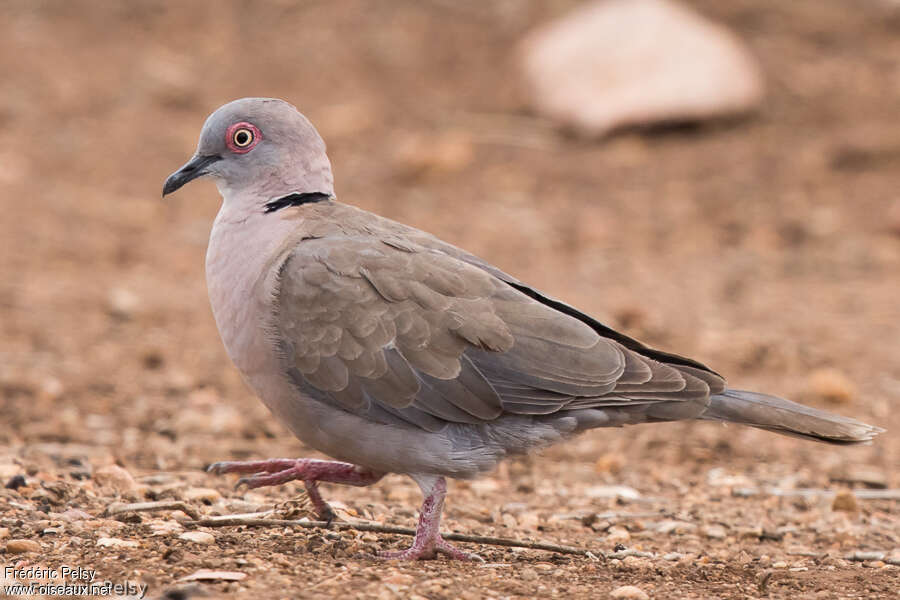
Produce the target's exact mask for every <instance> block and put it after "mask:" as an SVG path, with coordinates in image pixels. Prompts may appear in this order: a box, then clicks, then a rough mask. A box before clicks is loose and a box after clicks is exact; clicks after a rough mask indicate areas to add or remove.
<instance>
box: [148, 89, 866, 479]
mask: <svg viewBox="0 0 900 600" xmlns="http://www.w3.org/2000/svg"><path fill="white" fill-rule="evenodd" d="M236 123H250V124H252V125H253V127H255V128H258V139H254V140H253V142H252V144H253V145H252V146H250V148H251V150H243V149H242V148H241V149H239V150H241V151H238V152H235V151H234V150H235V149H234V143H232V142H230V141H229V140H226V132H229V131H232V130H233V127H234V125H235V124H236ZM235 140H237V138H235ZM242 141H243V138H242ZM248 145H249V143H248ZM204 174H209V175H212V176H213V177H214V179H215V180H216V183H217V185H218V187H219V189H220V191H221V193H222V196H223V198H224V202H223V205H222V209H221V211H220V212H219V215H218V217H217V218H216V223H215V225H214V227H213V232H212V235H211V238H210V247H209V252H208V255H207V279H208V283H209V289H210V300H211V303H212V306H213V312H214V314H215V317H216V322H217V324H218V326H219V330H220V332H221V334H222V338H223V341H224V343H225V346H226V348H227V350H228V352H229V355H230V356H231V358H232V359H233V360H234V362H235V364H236V365H237V366H238V367H239V368H240V370H241V372H242V373H243V375H244V376H245V378H246V379H247V381H248V382H249V383H250V385H251V386H252V387H253V388H254V389H255V391H256V392H257V393H258V394H259V396H260V397H261V398H262V399H263V401H264V402H266V404H267V405H268V406H269V407H270V408H271V409H272V411H273V412H274V413H275V414H276V415H277V416H278V417H279V418H280V419H281V420H282V421H283V422H284V423H285V424H286V425H287V426H288V427H290V428H291V430H292V431H293V432H294V433H295V434H296V435H297V436H298V437H299V438H300V439H302V440H303V441H304V442H305V443H307V444H308V445H310V446H312V447H314V448H317V449H319V450H321V451H323V452H325V453H327V454H330V455H331V456H334V457H336V458H339V459H342V460H346V461H349V462H351V463H354V464H356V465H361V466H364V467H367V468H369V469H372V470H373V471H376V472H397V473H407V474H410V475H412V476H414V477H415V478H417V481H420V483H421V482H422V481H426V480H427V481H431V480H430V479H428V478H429V477H435V476H442V475H446V476H451V477H471V476H474V475H477V474H478V473H480V472H483V471H486V470H488V469H491V468H493V467H494V466H495V465H496V463H497V462H498V461H499V460H501V459H502V458H503V457H504V456H506V455H508V454H511V453H521V452H527V451H529V450H531V449H533V448H537V447H541V446H544V445H547V444H550V443H555V442H558V441H560V440H562V439H565V438H567V437H569V436H572V435H574V434H576V433H579V432H581V431H584V430H586V429H591V428H594V427H604V426H621V425H627V424H637V423H645V422H654V421H672V420H679V419H696V418H700V419H717V420H725V421H732V422H737V423H744V424H747V425H752V426H755V427H761V428H764V429H769V430H772V431H776V432H779V433H787V434H791V435H799V436H802V437H808V438H813V439H817V440H821V441H827V442H833V443H858V442H864V441H868V440H870V439H871V438H872V436H873V435H874V434H875V433H877V432H878V431H879V430H878V429H877V428H874V427H871V426H869V425H866V424H864V423H860V422H859V421H855V420H853V419H848V418H844V417H840V416H836V415H832V414H829V413H825V412H823V411H819V410H815V409H812V408H808V407H803V406H800V405H797V404H794V403H791V402H788V401H786V400H782V399H779V398H774V397H771V396H764V395H761V394H754V393H751V392H741V391H734V390H727V389H726V387H725V380H724V379H723V378H722V377H721V376H720V375H718V374H717V373H715V372H713V371H712V370H710V369H709V368H707V367H706V366H704V365H702V364H700V363H697V362H695V361H693V360H690V359H687V358H683V357H680V356H677V355H673V354H668V353H665V352H660V351H657V350H653V349H650V348H647V347H645V346H644V345H642V344H640V343H639V342H637V341H635V340H632V339H630V338H628V337H626V336H624V335H622V334H620V333H617V332H615V331H612V330H610V329H609V328H607V327H605V326H603V325H602V324H600V323H598V322H597V321H595V320H594V319H592V318H590V317H588V316H587V315H584V314H582V313H580V312H579V311H577V310H576V309H574V308H572V307H570V306H568V305H566V304H564V303H562V302H560V301H558V300H554V299H552V298H549V297H547V296H545V295H543V294H541V293H540V292H538V291H536V290H533V289H532V288H530V287H528V286H527V285H525V284H523V283H522V282H520V281H518V280H516V279H515V278H513V277H510V276H509V275H507V274H506V273H503V272H502V271H500V270H499V269H497V268H495V267H493V266H491V265H489V264H487V263H485V262H484V261H482V260H481V259H478V258H477V257H475V256H472V255H471V254H468V253H466V252H464V251H463V250H460V249H459V248H456V247H454V246H451V245H449V244H446V243H444V242H442V241H440V240H438V239H437V238H435V237H433V236H431V235H428V234H426V233H424V232H421V231H419V230H416V229H413V228H411V227H407V226H405V225H402V224H399V223H396V222H394V221H390V220H388V219H385V218H382V217H379V216H377V215H374V214H371V213H368V212H365V211H362V210H359V209H357V208H354V207H351V206H348V205H344V204H340V203H338V202H336V201H335V200H334V199H333V187H332V176H331V168H330V164H329V162H328V158H327V156H326V154H325V145H324V143H323V142H322V140H321V138H319V136H318V134H317V133H316V132H315V129H314V128H313V127H312V125H310V123H309V122H308V121H307V120H306V119H305V118H304V117H303V116H302V115H300V113H298V112H297V111H296V109H294V108H293V107H292V106H291V105H289V104H287V103H284V102H281V101H278V100H270V99H244V100H239V101H235V102H232V103H230V104H227V105H225V106H223V107H222V108H220V109H219V110H217V111H216V112H215V113H213V115H212V116H211V117H210V118H209V120H208V121H207V123H206V125H205V126H204V128H203V132H202V134H201V137H200V144H199V146H198V150H197V154H196V155H195V157H194V158H193V159H192V161H191V162H190V163H188V164H187V165H186V166H185V167H183V168H182V170H180V171H179V172H177V173H175V174H173V175H172V177H170V179H169V180H168V181H167V182H166V186H165V190H164V191H165V192H170V191H174V190H175V189H177V188H178V187H180V186H181V185H183V184H184V183H186V182H187V181H189V180H191V179H194V178H196V177H198V176H201V175H204ZM429 485H430V484H429ZM423 489H425V486H424V485H423Z"/></svg>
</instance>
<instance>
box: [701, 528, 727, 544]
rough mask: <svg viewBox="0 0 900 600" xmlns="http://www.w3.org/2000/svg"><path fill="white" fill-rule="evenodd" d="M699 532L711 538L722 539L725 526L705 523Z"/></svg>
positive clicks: (724, 534) (724, 533)
mask: <svg viewBox="0 0 900 600" xmlns="http://www.w3.org/2000/svg"><path fill="white" fill-rule="evenodd" d="M700 532H701V533H702V534H703V535H705V536H706V537H708V538H709V539H712V540H724V539H725V536H726V535H727V533H726V531H725V528H724V527H722V526H721V525H707V526H706V527H704V528H703V529H701V530H700Z"/></svg>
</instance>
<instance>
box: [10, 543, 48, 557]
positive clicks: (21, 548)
mask: <svg viewBox="0 0 900 600" xmlns="http://www.w3.org/2000/svg"><path fill="white" fill-rule="evenodd" d="M40 551H41V545H40V544H38V543H37V542H35V541H32V540H9V541H8V542H7V543H6V553H7V554H28V553H29V552H40Z"/></svg>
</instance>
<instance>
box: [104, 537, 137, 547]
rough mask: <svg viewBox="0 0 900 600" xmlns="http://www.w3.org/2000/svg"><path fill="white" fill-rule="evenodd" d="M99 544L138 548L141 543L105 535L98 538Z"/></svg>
mask: <svg viewBox="0 0 900 600" xmlns="http://www.w3.org/2000/svg"><path fill="white" fill-rule="evenodd" d="M97 545H98V546H105V547H110V548H137V547H138V545H139V544H138V543H137V542H136V541H134V540H122V539H119V538H108V537H104V538H100V539H99V540H97Z"/></svg>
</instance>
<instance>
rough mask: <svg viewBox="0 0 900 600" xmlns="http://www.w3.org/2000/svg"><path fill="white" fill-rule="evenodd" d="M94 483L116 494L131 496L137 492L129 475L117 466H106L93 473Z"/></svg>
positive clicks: (135, 485) (135, 484)
mask: <svg viewBox="0 0 900 600" xmlns="http://www.w3.org/2000/svg"><path fill="white" fill-rule="evenodd" d="M94 481H95V482H96V483H97V485H99V486H100V487H101V488H106V490H108V491H112V492H114V493H116V494H120V495H123V494H133V493H134V492H135V491H136V490H137V483H135V481H134V478H133V477H132V476H131V473H129V472H128V471H126V470H125V469H123V468H122V467H120V466H119V465H107V466H105V467H100V468H99V469H97V470H96V471H94Z"/></svg>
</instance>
